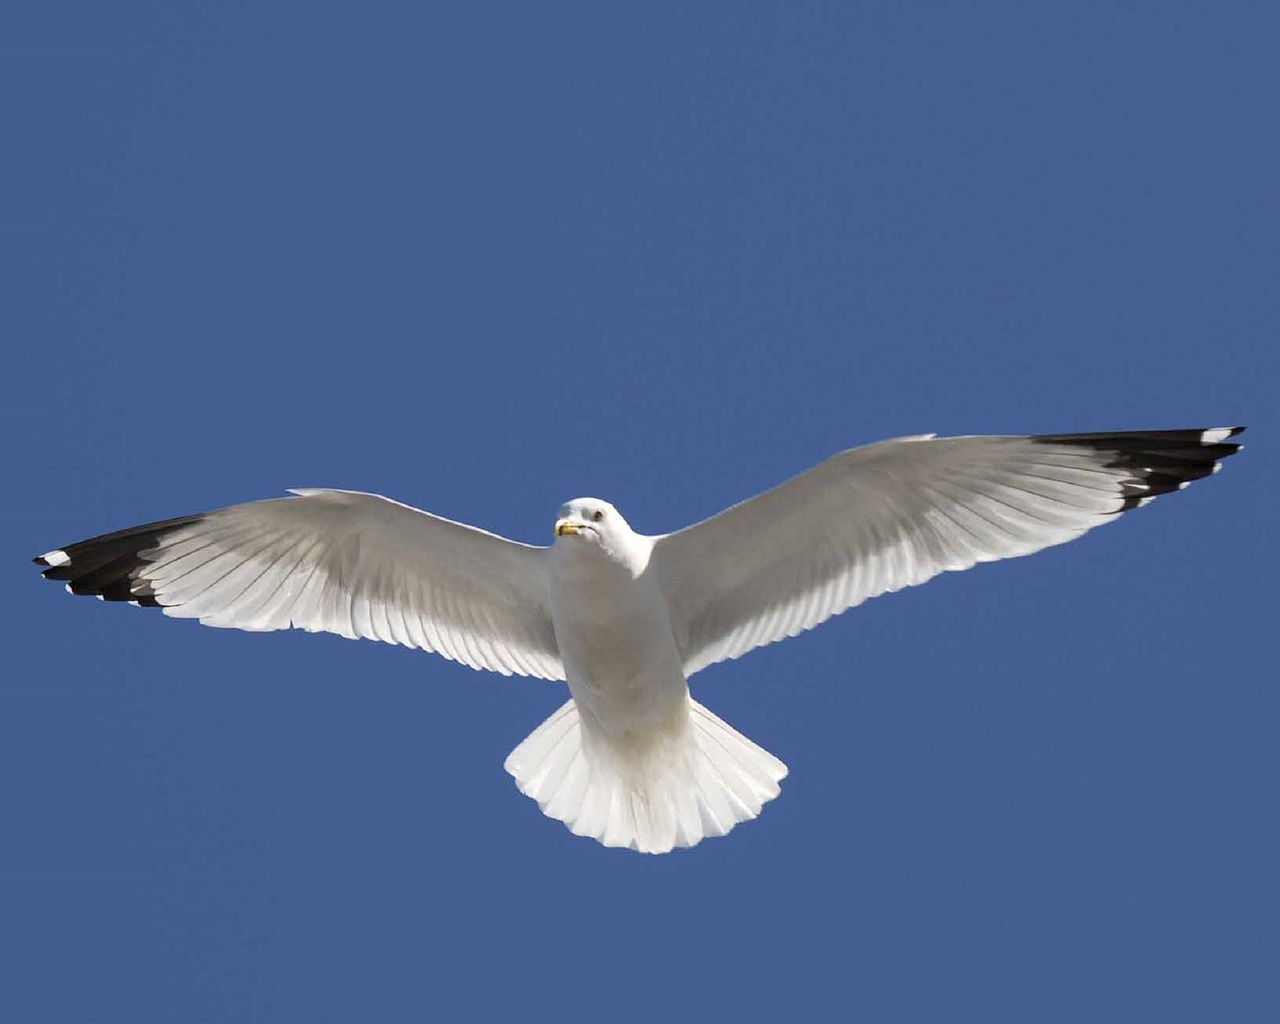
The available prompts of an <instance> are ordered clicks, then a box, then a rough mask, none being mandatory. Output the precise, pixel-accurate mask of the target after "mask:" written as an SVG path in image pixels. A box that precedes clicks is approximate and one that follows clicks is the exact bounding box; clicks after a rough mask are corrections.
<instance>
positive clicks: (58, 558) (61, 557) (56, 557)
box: [40, 551, 71, 566]
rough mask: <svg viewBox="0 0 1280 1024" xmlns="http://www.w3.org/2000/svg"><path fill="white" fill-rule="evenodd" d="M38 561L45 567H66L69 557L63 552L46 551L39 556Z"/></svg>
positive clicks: (69, 560)
mask: <svg viewBox="0 0 1280 1024" xmlns="http://www.w3.org/2000/svg"><path fill="white" fill-rule="evenodd" d="M40 561H42V562H44V563H45V565H53V566H58V565H68V564H70V562H71V556H70V555H68V554H67V553H66V552H65V551H46V552H45V553H44V554H43V555H41V556H40Z"/></svg>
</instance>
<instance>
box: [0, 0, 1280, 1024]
mask: <svg viewBox="0 0 1280 1024" xmlns="http://www.w3.org/2000/svg"><path fill="white" fill-rule="evenodd" d="M40 7H41V11H42V12H43V13H40V14H38V15H36V14H33V13H31V12H30V11H28V12H27V13H26V14H24V15H23V16H21V17H18V18H17V19H16V20H14V19H12V18H11V19H10V20H9V22H8V24H7V28H6V39H5V42H4V44H3V51H4V61H3V68H2V69H0V75H2V76H3V81H2V82H0V85H2V86H3V90H4V95H5V96H6V105H7V107H8V114H7V115H6V121H5V124H6V127H5V133H4V135H5V139H4V141H5V151H6V156H5V159H4V167H3V169H2V170H0V174H3V176H4V197H5V198H4V215H3V219H4V225H3V226H4V236H3V247H4V268H3V276H4V281H5V294H6V297H5V300H4V308H5V314H4V321H3V322H4V335H5V353H4V361H5V373H4V375H3V384H2V386H3V389H4V393H3V396H0V397H2V399H3V401H2V404H0V408H2V412H0V415H3V417H4V423H3V428H4V437H5V444H4V446H3V454H2V455H0V458H3V469H4V479H5V480H6V481H7V488H8V498H7V500H6V502H5V507H6V529H5V534H4V537H5V539H4V548H3V555H4V564H5V565H7V566H8V569H7V570H6V571H5V572H4V573H3V574H0V601H3V611H4V620H5V622H6V630H7V643H6V651H7V657H6V671H5V677H6V681H5V683H4V686H3V694H4V702H5V705H6V709H5V711H4V714H3V721H2V724H0V730H2V731H3V735H2V736H0V758H3V763H2V764H0V770H2V771H3V778H4V782H3V807H4V813H3V820H4V839H3V843H2V844H0V858H2V860H3V878H4V883H3V886H4V893H3V899H4V910H3V923H2V924H0V927H2V928H3V931H4V934H5V935H6V936H7V938H8V940H9V941H10V945H9V949H8V952H6V953H5V954H4V955H3V965H4V970H5V972H6V974H7V975H8V977H7V979H6V980H5V981H4V983H3V985H2V986H0V1016H2V1017H3V1018H4V1019H5V1020H11V1021H15V1022H21V1024H45V1022H49V1024H54V1022H56V1024H82V1022H83V1024H116V1022H119V1024H206V1022H209V1024H212V1022H257V1021H263V1022H273V1024H274V1022H307V1024H323V1022H351V1021H378V1022H393V1024H394V1022H401V1021H421V1020H460V1019H482V1018H485V1017H493V1016H499V1015H500V1017H501V1018H502V1019H518V1020H553V1019H554V1020H565V1019H570V1020H574V1019H583V1020H607V1021H626V1020H632V1019H637V1020H640V1019H644V1020H649V1019H654V1018H658V1019H666V1020H683V1019H689V1018H692V1017H694V1016H698V1017H701V1018H703V1019H710V1020H724V1019H733V1020H792V1019H811V1020H812V1019H843V1020H867V1021H874V1022H897V1021H912V1022H915V1021H922V1022H936V1021H975V1022H1006V1021H1007V1022H1028V1021H1030V1022H1038V1024H1043V1022H1058V1021H1062V1022H1074V1021H1080V1022H1089V1024H1099V1022H1103V1024H1105V1022H1113V1021H1114V1022H1132V1021H1161V1022H1169V1021H1207V1020H1224V1021H1232V1022H1234V1024H1247V1022H1253V1021H1264V1020H1267V1021H1270V1020H1274V1019H1276V1018H1275V1016H1274V1014H1275V1012H1276V1009H1277V1005H1276V1004H1277V997H1276V988H1275V975H1274V971H1275V965H1276V963H1277V962H1278V956H1280V950H1278V949H1277V945H1278V943H1277V938H1278V935H1277V919H1278V918H1277V913H1278V910H1280V907H1278V906H1277V902H1278V901H1277V885H1276V865H1277V864H1280V843H1278V842H1277V836H1278V830H1277V807H1276V781H1277V778H1278V777H1280V776H1278V769H1280V754H1278V745H1277V724H1278V722H1277V719H1278V715H1277V711H1278V706H1277V697H1276V688H1275V682H1274V665H1275V657H1274V642H1275V625H1276V591H1275V574H1276V558H1275V555H1276V511H1275V509H1276V503H1277V498H1278V497H1280V495H1278V493H1277V485H1276V481H1277V478H1278V477H1277V472H1278V469H1280V467H1278V466H1277V460H1276V458H1275V455H1274V451H1275V438H1276V436H1277V423H1276V403H1277V383H1278V381H1277V370H1280V357H1278V354H1277V348H1276V346H1277V334H1278V331H1277V328H1280V303H1278V299H1277V281H1278V280H1280V207H1278V206H1277V190H1276V182H1277V181H1280V167H1277V163H1278V162H1280V161H1278V160H1277V157H1278V156H1280V148H1278V142H1277V132H1276V121H1275V110H1276V97H1277V95H1278V94H1280V73H1278V72H1277V65H1276V59H1275V50H1274V45H1273V44H1274V39H1275V38H1276V31H1277V27H1278V26H1277V24H1276V20H1275V17H1274V16H1273V13H1272V12H1273V11H1274V5H1271V4H1264V3H1258V4H1252V3H1242V2H1228V3H1225V4H1216V5H1210V4H1184V3H1161V4H1117V3H1102V4H1083V5H1081V4H1066V3H1055V4H1035V3H1033V4H1027V3H976V4H947V5H921V4H901V3H853V2H848V3H778V4H759V3H732V4H713V3H695V4H678V5H677V4H660V5H647V4H646V5H630V6H629V9H624V8H623V7H622V6H621V5H601V4H589V5H588V4H584V5H581V6H576V7H563V6H560V5H543V4H495V5H489V4H483V5H458V4H450V5H440V4H388V3H366V4H355V3H347V4H333V3H323V2H310V3H305V4H303V3H297V4H288V3H221V4H207V3H179V4H170V5H160V4H149V3H148V4H142V3H111V4H103V3H81V4H75V3H72V4H55V5H40ZM1235 422H1244V423H1248V424H1250V425H1251V427H1252V428H1253V432H1252V433H1251V434H1250V435H1248V436H1247V437H1246V440H1247V441H1251V442H1252V444H1251V446H1250V451H1248V452H1246V453H1245V454H1244V455H1243V456H1241V457H1239V458H1237V459H1234V460H1232V461H1231V462H1230V463H1228V464H1227V466H1226V471H1225V472H1224V473H1223V474H1222V475H1221V476H1220V477H1218V478H1215V479H1214V480H1212V481H1208V482H1205V483H1202V484H1198V485H1196V486H1195V487H1193V488H1191V489H1190V490H1189V491H1188V492H1187V493H1185V494H1181V495H1175V496H1171V497H1169V498H1165V499H1162V500H1161V501H1159V502H1157V503H1156V504H1155V505H1154V506H1152V507H1151V508H1149V509H1145V510H1143V511H1141V512H1139V513H1135V514H1133V515H1130V516H1127V517H1125V519H1124V520H1123V522H1121V523H1119V524H1118V525H1115V526H1110V527H1108V528H1107V529H1105V530H1102V531H1099V532H1098V533H1096V534H1093V535H1090V536H1089V537H1087V538H1085V539H1084V540H1082V541H1080V542H1078V543H1075V544H1072V545H1069V546H1067V547H1065V548H1059V549H1056V550H1053V551H1050V552H1046V553H1044V554H1041V555H1038V556H1036V557H1035V558H1031V559H1023V560H1020V561H1017V562H1012V563H1004V564H1000V565H996V566H988V567H983V568H981V569H978V570H975V571H973V572H970V573H966V574H962V575H953V576H948V577H947V578H944V579H940V580H936V581H934V582H933V583H930V584H929V585H928V586H927V587H924V588H921V589H918V590H912V591H909V592H907V593H904V594H899V595H896V596H893V597H887V598H884V599H881V600H877V601H874V602H871V603H869V604H868V605H866V606H864V607H862V608H860V609H858V610H857V611H855V612H853V613H851V614H849V615H848V616H846V617H844V618H842V619H839V620H837V621H835V622H832V623H829V624H828V625H826V626H825V627H823V628H822V629H820V630H818V631H817V632H815V633H811V634H808V635H806V636H805V637H803V638H800V639H797V640H793V641H789V642H787V643H785V644H781V645H778V646H775V647H771V648H768V649H766V650H762V651H758V652H756V653H754V654H752V655H751V656H750V657H748V658H746V659H744V660H742V661H740V662H735V663H730V664H727V665H721V666H718V667H715V668H712V669H710V670H708V671H707V672H706V673H705V674H703V675H701V676H699V677H697V678H696V679H695V680H694V691H695V693H696V695H697V696H698V697H699V698H700V699H701V700H703V701H704V702H705V703H707V704H708V705H709V706H710V707H712V708H713V709H714V710H716V711H717V712H718V713H719V714H721V715H722V716H723V717H725V718H726V719H727V720H728V721H730V722H731V723H733V724H734V725H735V726H737V727H738V728H740V729H742V730H743V731H744V732H746V733H747V734H748V735H750V736H752V737H753V738H754V739H756V740H757V741H759V742H760V743H762V744H763V745H765V746H766V747H767V748H769V749H770V750H772V751H774V752H775V753H777V754H778V755H779V756H780V757H782V758H783V759H784V760H786V761H787V762H788V763H789V765H790V766H791V770H792V774H791V777H790V778H789V779H788V780H787V782H786V784H785V788H784V791H783V795H782V797H781V799H779V800H778V801H777V802H776V803H773V804H770V805H769V806H768V807H767V809H766V810H765V812H764V814H763V815H762V817H761V818H760V820H758V821H755V822H752V823H749V824H747V825H744V826H742V827H740V828H739V829H738V830H737V831H735V832H734V834H733V835H732V836H731V837H730V838H729V839H724V840H712V841H708V842H706V843H704V844H703V845H702V846H700V847H698V848H697V849H695V850H693V851H684V852H678V853H676V854H673V855H671V856H668V857H662V858H646V857H640V856H636V855H634V854H630V853H627V852H622V851H616V850H605V849H603V848H601V847H599V846H597V845H596V844H595V843H592V842H589V841H586V840H583V839H577V838H574V837H573V836H571V835H570V834H569V833H568V832H567V831H566V830H565V829H564V828H563V827H561V826H560V825H559V824H558V823H555V822H552V821H550V820H548V819H545V818H543V817H542V815H541V814H539V812H538V809H537V807H536V806H535V805H534V804H533V803H532V802H531V801H529V800H527V799H525V798H524V797H522V796H521V795H520V794H519V793H518V792H517V791H516V789H515V788H514V786H513V785H512V784H511V782H510V780H509V779H508V778H507V777H506V776H505V774H504V773H503V771H502V760H503V757H504V756H505V755H506V753H507V752H508V751H509V750H510V749H511V748H512V747H513V746H515V744H516V743H517V742H519V740H520V739H522V738H523V737H524V736H525V735H526V734H527V733H528V732H529V731H530V730H532V729H533V728H534V727H535V726H536V725H537V724H538V723H539V722H540V721H541V720H542V719H543V717H544V716H545V715H547V714H548V713H549V712H550V711H552V709H553V708H555V707H556V706H557V705H558V704H559V702H560V701H561V700H562V699H563V697H564V691H563V689H562V687H560V686H558V685H550V684H547V683H540V682H535V681H529V680H522V679H503V678H499V677H496V676H488V675H480V674H476V673H473V672H471V671H469V670H467V669H465V668H460V667H458V666H455V665H452V664H450V663H448V662H445V661H443V660H440V659H437V658H434V657H430V656H427V655H424V654H421V653H415V652H409V651H405V650H401V649H395V648H390V647H384V646H380V645H374V644H369V643H363V644H355V643H351V642H349V641H344V640H341V639H337V638H333V637H327V636H308V635H303V634H298V633H287V634H270V635H247V634H240V633H231V632H224V631H218V630H208V629H200V628H197V627H196V626H194V625H192V624H190V623H183V622H172V621H168V620H166V619H164V618H162V617H161V616H159V615H157V614H154V613H143V612H139V611H137V610H135V609H132V608H128V607H125V606H103V605H101V604H98V603H96V602H93V601H87V600H71V599H70V598H68V597H67V596H66V595H64V594H63V593H62V592H61V589H60V588H58V587H56V586H53V585H48V584H45V583H43V582H42V581H41V580H40V579H39V576H38V575H37V573H36V571H35V569H34V568H33V567H32V566H30V564H29V563H28V561H27V560H28V559H29V558H30V556H32V555H33V554H35V553H37V552H39V551H43V550H46V549H48V548H50V547H53V546H56V545H60V544H65V543H68V542H70V541H73V540H76V539H80V538H82V537H84V536H87V535H90V534H94V533H98V532H102V531H105V530H109V529H114V528H118V527H122V526H126V525H131V524H133V523H136V522H140V521H145V520H150V519H156V518H161V517H166V516H171V515H178V514H182V513H186V512H190V511H194V510H199V509H205V508H211V507H216V506H219V505H224V504H228V503H231V502H234V501H239V500H246V499H250V498H257V497H267V496H272V495H276V494H279V493H280V492H281V491H282V489H283V488H286V487H289V486H306V485H329V486H338V487H348V488H357V489H365V490H373V491H378V492H382V493H386V494H388V495H392V496H395V497H397V498H399V499H401V500H404V501H407V502H410V503H412V504H416V505H419V506H422V507H425V508H428V509H431V510H433V511H436V512H439V513H442V514H445V515H448V516H450V517H453V518H457V519H462V520H465V521H468V522H473V523H476V524H479V525H482V526H484V527H486V528H488V529H491V530H495V531H498V532H501V533H504V534H506V535H508V536H511V537H515V538H518V539H521V540H526V541H530V542H545V541H547V540H549V539H550V537H549V535H550V529H551V524H552V518H553V515H554V511H555V508H556V506H557V505H558V503H559V502H561V501H562V500H564V499H566V498H568V497H571V496H575V495H580V494H595V495H600V496H603V497H606V498H609V499H611V500H612V501H614V502H615V503H617V504H618V505H619V506H620V507H621V508H622V509H623V511H624V512H625V513H626V514H627V515H628V517H629V518H630V520H631V522H632V523H633V524H634V525H635V526H636V527H637V528H638V529H641V530H645V531H649V532H662V531H666V530H669V529H673V528H676V527H678V526H680V525H682V524H684V523H687V522H689V521H692V520H694V519H696V518H700V517H702V516H704V515H707V514H709V513H711V512H713V511H715V510H717V509H719V508H721V507H723V506H725V505H727V504H729V503H731V502H733V501H736V500H739V499H741V498H743V497H745V496H747V495H749V494H752V493H754V492H757V491H760V490H762V489H764V488H766V487H768V486H770V485H772V484H774V483H776V482H778V481H780V480H782V479H784V478H786V477H787V476H789V475H791V474H793V473H795V472H798V471H800V470H801V469H804V468H806V467H807V466H809V465H811V464H813V463H815V462H817V461H819V460H820V459H822V458H824V457H826V456H827V455H830V454H832V453H834V452H836V451H838V450H840V449H842V448H845V447H849V446H852V445H855V444H861V443H866V442H870V441H874V440H877V439H880V438H883V437H888V436H892V435H897V434H904V433H917V432H923V431H937V432H939V433H981V432H1011V433H1032V432H1045V431H1071V430H1100V429H1110V428H1159V427H1183V426H1201V425H1216V424H1222V423H1235Z"/></svg>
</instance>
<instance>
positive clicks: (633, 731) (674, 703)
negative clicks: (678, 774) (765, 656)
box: [555, 595, 689, 739]
mask: <svg viewBox="0 0 1280 1024" xmlns="http://www.w3.org/2000/svg"><path fill="white" fill-rule="evenodd" d="M627 596H628V597H632V596H633V595H627ZM555 627H556V639H557V641H558V643H559V645H560V656H561V658H562V659H563V662H564V666H565V676H566V679H567V680H568V683H569V691H570V693H572V694H573V698H574V701H575V702H576V703H577V705H578V710H579V712H580V713H581V715H582V716H583V718H584V720H585V722H586V723H587V724H588V726H589V727H593V728H594V730H595V731H597V732H600V733H603V734H605V735H607V736H610V737H613V738H616V739H621V738H624V737H628V736H631V737H639V736H642V735H645V734H648V733H651V732H653V731H654V730H662V731H664V732H666V731H670V730H671V729H673V728H675V729H679V728H682V727H683V724H684V723H685V722H686V721H687V718H688V714H689V708H688V704H689V688H688V684H687V683H686V682H685V678H684V672H683V671H682V668H681V665H680V660H679V657H678V655H677V652H676V647H675V640H674V638H673V636H672V633H671V626H670V623H669V621H668V620H667V617H666V614H665V609H663V608H662V607H661V606H660V605H655V604H654V603H651V602H647V601H643V600H629V599H623V600H616V601H609V600H604V599H601V600H598V601H596V602H593V603H591V604H590V605H586V606H583V607H580V608H573V609H568V610H562V612H561V614H559V615H557V616H555Z"/></svg>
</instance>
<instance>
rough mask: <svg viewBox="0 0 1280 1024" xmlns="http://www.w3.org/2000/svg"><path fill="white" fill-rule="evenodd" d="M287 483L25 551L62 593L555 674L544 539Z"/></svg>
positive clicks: (211, 622) (212, 622)
mask: <svg viewBox="0 0 1280 1024" xmlns="http://www.w3.org/2000/svg"><path fill="white" fill-rule="evenodd" d="M293 493H294V494H295V495H297V497H292V498H273V499H271V500H268V501H255V502H250V503H248V504H245V505H232V506H230V507H228V508H223V509H219V510H218V511H216V512H206V513H203V514H200V515H194V516H185V517H183V518H180V519H169V520H166V521H165V522H160V523H151V524H148V525H146V526H138V527H134V528H133V529H130V530H121V531H119V532H118V533H110V534H106V535H105V536H102V537H95V538H93V539H92V540H86V541H81V542H80V543H79V544H69V545H67V547H65V548H60V549H58V550H56V551H50V552H48V553H46V554H43V555H41V556H39V557H38V558H37V559H36V562H37V563H38V564H40V565H45V566H48V568H46V569H45V571H44V575H45V576H46V577H47V578H49V579H55V580H66V581H67V589H68V590H69V591H70V592H71V593H73V594H95V595H97V596H98V597H100V598H103V599H105V600H108V601H132V602H133V603H135V604H140V605H149V606H158V607H160V608H162V609H163V610H164V613H165V614H166V615H172V616H176V617H178V618H189V619H199V620H200V621H201V622H202V623H204V624H205V625H207V626H228V627H234V628H237V629H250V630H273V629H288V628H289V627H291V626H292V627H296V628H298V629H305V630H308V631H310V632H321V631H323V632H327V633H337V634H339V635H340V636H345V637H352V638H354V637H367V638H368V639H371V640H385V641H386V642H388V643H396V644H403V645H404V646H406V647H420V648H422V649H423V650H425V651H435V652H437V653H439V654H443V655H444V656H445V657H446V658H452V659H453V660H454V661H459V662H462V663H463V664H464V665H470V666H471V667H472V668H483V669H490V670H491V671H494V672H501V673H503V674H504V675H510V674H511V673H518V674H520V675H529V676H540V677H542V678H544V679H563V678H564V668H563V666H562V665H561V663H560V654H559V649H558V647H557V645H556V640H555V632H554V630H553V629H552V625H551V617H550V614H549V613H548V611H547V597H546V583H545V577H544V571H543V565H542V558H541V557H540V556H541V553H542V552H543V551H544V550H545V549H543V548H535V547H529V546H528V545H525V544H517V543H515V542H514V541H509V540H506V539H505V538H502V537H498V536H496V535H494V534H491V533H486V532H484V531H483V530H478V529H475V528H474V527H471V526H465V525H463V524H462V523H455V522H451V521H450V520H448V519H441V518H440V517H438V516H433V515H431V514H429V513H427V512H421V511H419V510H418V509H415V508H410V507H409V506H408V505H402V504H400V503H399V502H396V501H392V500H390V499H389V498H383V497H380V496H378V495H376V494H361V493H358V492H355V491H331V490H300V491H294V492H293Z"/></svg>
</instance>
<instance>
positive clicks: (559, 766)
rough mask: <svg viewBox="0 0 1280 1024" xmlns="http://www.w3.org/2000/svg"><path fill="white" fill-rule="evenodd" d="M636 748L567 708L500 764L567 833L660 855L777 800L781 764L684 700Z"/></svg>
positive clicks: (723, 830) (718, 830) (730, 825)
mask: <svg viewBox="0 0 1280 1024" xmlns="http://www.w3.org/2000/svg"><path fill="white" fill-rule="evenodd" d="M688 712H689V713H688V715H678V716H676V719H677V720H676V721H675V722H674V723H673V724H672V726H671V727H670V728H669V729H666V730H663V731H661V732H656V733H653V734H651V735H648V736H645V737H643V738H642V739H641V740H634V739H628V740H626V741H616V740H613V739H610V738H609V737H607V736H605V735H603V734H601V733H599V732H598V731H595V730H592V729H590V728H589V727H585V726H584V725H583V721H582V719H581V718H580V717H579V715H578V708H577V705H576V704H574V702H573V701H572V700H570V701H569V702H568V703H566V704H564V705H563V706H562V707H561V708H560V709H559V710H558V711H556V712H555V714H553V715H552V716H551V717H550V718H548V719H547V720H546V721H545V722H543V723H542V724H541V725H540V726H538V728H537V729H535V730H534V731H533V732H532V733H531V734H530V735H529V736H528V738H527V739H525V741H524V742H523V743H521V744H520V745H519V746H518V747H516V749H515V750H513V751H512V752H511V755H510V756H509V757H508V758H507V760H506V764H505V766H504V767H505V768H506V770H507V771H508V772H510V773H511V775H513V776H514V777H515V780H516V785H517V786H518V787H519V789H520V792H522V793H524V794H525V795H526V796H528V797H532V798H533V799H534V800H536V801H537V802H538V806H539V807H541V808H542V811H543V813H544V814H546V815H547V816H548V817H551V818H555V819H557V820H558V821H563V822H564V823H565V824H566V825H568V826H569V829H570V831H572V832H573V833H574V834H575V835H580V836H590V837H592V838H593V839H596V840H598V841H600V842H601V843H603V844H604V845H605V846H625V847H629V848H630V849H632V850H638V851H640V852H641V853H667V852H668V851H670V850H671V849H673V848H674V847H677V846H693V845H695V844H697V843H699V842H701V841H702V840H703V839H704V838H706V837H707V836H722V835H724V834H725V833H727V832H728V831H729V830H730V829H732V828H733V826H734V825H736V824H738V822H740V821H748V820H750V819H751V818H754V817H756V815H758V814H759V813H760V810H761V808H763V806H764V805H765V804H766V803H768V802H769V801H770V800H772V799H773V798H774V797H776V796H777V795H778V792H779V788H778V783H779V782H780V781H781V780H782V779H783V778H785V777H786V774H787V766H786V765H785V764H783V763H782V762H781V761H779V760H778V759H777V758H776V757H774V756H773V755H772V754H770V753H769V752H768V751H767V750H765V749H764V748H762V747H759V746H757V745H756V744H754V743H752V742H751V741H750V740H749V739H747V738H746V737H745V736H743V735H742V734H741V733H740V732H737V731H736V730H735V729H733V728H732V727H730V726H729V725H727V724H725V723H724V722H723V721H721V720H720V719H719V718H717V717H716V716H715V715H713V714H712V713H711V712H710V711H708V710H707V709H706V708H704V707H703V706H702V705H701V704H699V703H698V702H697V701H695V700H693V699H692V698H690V699H689V706H688Z"/></svg>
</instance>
